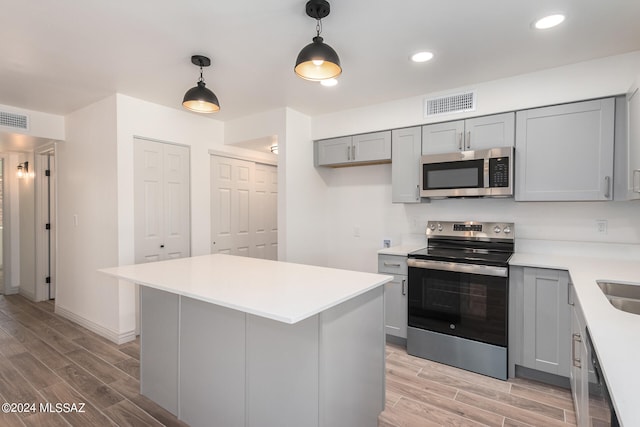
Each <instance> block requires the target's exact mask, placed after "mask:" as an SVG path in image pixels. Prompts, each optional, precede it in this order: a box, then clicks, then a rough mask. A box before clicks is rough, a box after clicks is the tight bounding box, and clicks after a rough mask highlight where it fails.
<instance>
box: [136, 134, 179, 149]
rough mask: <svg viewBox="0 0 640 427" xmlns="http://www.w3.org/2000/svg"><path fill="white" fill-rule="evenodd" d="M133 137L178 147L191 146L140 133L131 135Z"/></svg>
mask: <svg viewBox="0 0 640 427" xmlns="http://www.w3.org/2000/svg"><path fill="white" fill-rule="evenodd" d="M133 139H143V140H145V141H151V142H159V143H161V144H169V145H178V146H180V147H189V148H191V146H190V145H187V144H180V143H179V142H173V141H167V140H164V139H156V138H147V137H146V136H140V135H133Z"/></svg>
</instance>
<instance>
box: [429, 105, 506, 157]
mask: <svg viewBox="0 0 640 427" xmlns="http://www.w3.org/2000/svg"><path fill="white" fill-rule="evenodd" d="M514 117H515V116H514V113H504V114H494V115H491V116H482V117H476V118H472V119H466V120H458V121H454V122H445V123H435V124H431V125H425V126H423V127H422V154H440V153H452V152H455V151H466V150H482V149H487V148H495V147H511V146H513V144H514V136H515V131H514V126H515V118H514Z"/></svg>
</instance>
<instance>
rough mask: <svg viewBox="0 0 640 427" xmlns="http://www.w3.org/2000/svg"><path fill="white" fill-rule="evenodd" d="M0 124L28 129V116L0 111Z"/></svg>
mask: <svg viewBox="0 0 640 427" xmlns="http://www.w3.org/2000/svg"><path fill="white" fill-rule="evenodd" d="M0 126H6V127H9V128H14V129H22V130H29V116H25V115H24V114H15V113H8V112H6V111H0Z"/></svg>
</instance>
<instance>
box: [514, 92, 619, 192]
mask: <svg viewBox="0 0 640 427" xmlns="http://www.w3.org/2000/svg"><path fill="white" fill-rule="evenodd" d="M614 114H615V105H614V99H613V98H607V99H600V100H594V101H585V102H576V103H572V104H564V105H555V106H551V107H544V108H534V109H530V110H523V111H518V112H517V113H516V156H515V158H516V174H517V175H516V180H515V181H516V185H517V188H516V193H515V198H516V200H521V201H527V200H532V201H554V200H565V201H573V200H611V199H612V195H613V188H612V185H613V182H612V180H613V143H614Z"/></svg>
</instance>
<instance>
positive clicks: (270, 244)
mask: <svg viewBox="0 0 640 427" xmlns="http://www.w3.org/2000/svg"><path fill="white" fill-rule="evenodd" d="M277 205H278V168H277V167H276V166H272V165H265V164H260V163H257V164H256V165H255V185H254V191H253V206H252V209H251V218H252V227H251V229H252V234H253V244H252V245H251V254H250V255H251V256H252V257H253V258H264V259H274V260H275V259H277V258H278V218H277V214H276V213H277Z"/></svg>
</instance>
